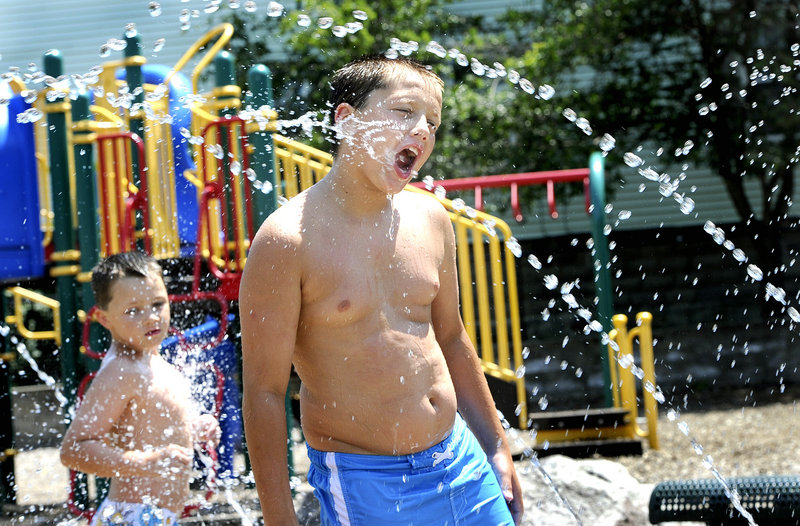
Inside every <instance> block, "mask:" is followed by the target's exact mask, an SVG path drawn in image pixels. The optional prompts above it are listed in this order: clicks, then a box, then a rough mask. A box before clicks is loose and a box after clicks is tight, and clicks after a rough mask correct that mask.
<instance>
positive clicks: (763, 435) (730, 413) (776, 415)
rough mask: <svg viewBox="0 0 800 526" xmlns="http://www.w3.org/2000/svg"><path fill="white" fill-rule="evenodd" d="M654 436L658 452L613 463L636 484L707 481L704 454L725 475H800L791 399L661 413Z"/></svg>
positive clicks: (799, 426) (797, 410) (797, 414)
mask: <svg viewBox="0 0 800 526" xmlns="http://www.w3.org/2000/svg"><path fill="white" fill-rule="evenodd" d="M682 428H683V429H682ZM684 430H686V431H687V433H684ZM658 438H659V442H660V446H661V447H660V449H658V450H651V449H645V452H644V454H643V455H642V456H639V457H621V458H618V459H617V461H618V462H619V463H620V464H622V465H623V466H625V467H626V468H628V471H629V472H630V474H631V475H633V476H634V477H635V478H636V479H638V480H639V481H640V482H645V483H658V482H661V481H664V480H682V479H697V478H711V477H713V474H712V473H711V472H710V471H709V469H708V468H706V467H705V466H704V463H703V458H705V457H706V456H710V457H711V462H712V465H713V467H714V468H716V469H717V470H718V471H719V472H720V473H721V474H722V475H723V476H724V477H747V476H755V475H800V456H799V455H798V454H797V452H798V451H800V406H798V403H797V402H794V401H782V402H778V403H773V404H768V405H761V404H759V405H757V406H755V407H744V408H728V409H711V410H708V411H704V412H694V413H687V414H682V415H680V417H679V418H677V419H676V420H674V421H670V420H669V419H668V418H667V417H666V416H664V415H662V416H661V417H660V418H659V423H658ZM692 439H694V441H695V442H696V443H697V444H699V448H697V451H695V447H694V446H693V444H692ZM700 448H702V449H700ZM698 452H699V453H698ZM701 457H702V458H701Z"/></svg>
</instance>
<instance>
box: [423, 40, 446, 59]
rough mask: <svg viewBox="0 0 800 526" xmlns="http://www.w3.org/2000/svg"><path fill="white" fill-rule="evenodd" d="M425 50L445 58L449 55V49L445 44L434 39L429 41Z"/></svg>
mask: <svg viewBox="0 0 800 526" xmlns="http://www.w3.org/2000/svg"><path fill="white" fill-rule="evenodd" d="M425 50H426V51H427V52H428V53H432V54H434V55H436V56H437V57H439V58H444V57H446V56H447V50H446V49H445V48H444V46H442V45H441V44H440V43H438V42H436V41H434V40H431V41H430V42H428V45H427V46H425Z"/></svg>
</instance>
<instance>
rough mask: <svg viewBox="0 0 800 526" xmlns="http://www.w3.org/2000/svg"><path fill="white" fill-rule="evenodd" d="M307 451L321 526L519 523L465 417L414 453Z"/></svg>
mask: <svg viewBox="0 0 800 526" xmlns="http://www.w3.org/2000/svg"><path fill="white" fill-rule="evenodd" d="M307 448H308V457H309V460H310V461H311V466H310V468H309V470H308V482H309V483H310V484H311V485H312V486H313V487H314V495H315V496H316V497H317V499H318V500H319V502H320V507H321V512H320V519H321V521H322V525H323V526H375V525H380V526H410V525H414V526H501V525H502V526H510V525H513V524H514V521H513V519H512V518H511V512H510V511H509V509H508V505H507V504H506V501H505V499H504V498H503V494H502V492H501V491H500V484H499V483H498V481H497V477H496V476H495V474H494V471H493V470H492V467H491V466H490V465H489V462H488V461H487V459H486V454H485V453H484V452H483V449H482V448H481V446H480V444H478V440H477V439H476V438H475V435H473V434H472V432H471V431H470V430H469V428H467V425H466V423H465V422H464V420H463V419H462V418H461V416H460V415H457V416H456V422H455V425H454V426H453V431H452V433H450V436H448V437H447V438H446V439H444V440H443V441H442V442H440V443H439V444H436V445H435V446H433V447H431V448H429V449H427V450H425V451H422V452H419V453H413V454H411V455H402V456H383V455H358V454H351V453H336V452H326V451H318V450H316V449H314V448H312V447H310V446H308V445H307Z"/></svg>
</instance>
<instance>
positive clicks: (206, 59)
mask: <svg viewBox="0 0 800 526" xmlns="http://www.w3.org/2000/svg"><path fill="white" fill-rule="evenodd" d="M217 35H220V36H219V38H218V39H217V41H216V42H215V43H214V45H213V46H211V48H209V50H208V51H206V54H205V55H203V58H202V59H200V62H198V63H197V65H196V66H195V67H194V69H192V76H191V78H192V93H195V94H197V92H198V90H197V79H198V77H199V76H200V72H201V71H203V69H205V67H206V66H208V64H209V63H210V62H211V61H212V60H214V57H215V56H217V53H219V51H220V50H221V49H222V48H223V47H225V45H226V44H227V43H228V42H229V41H230V39H231V37H232V36H233V25H231V24H229V23H227V22H226V23H224V24H220V25H218V26H217V27H215V28H213V29H211V30H210V31H208V32H207V33H206V34H205V35H204V36H203V37H202V38H200V39H199V40H198V41H197V42H195V43H194V44H192V46H191V47H190V48H189V49H188V50H187V51H186V53H184V54H183V56H182V57H181V58H180V59H179V60H178V62H177V63H176V64H175V66H174V67H173V68H172V71H170V72H169V73H168V74H167V76H166V77H165V78H164V81H163V84H165V85H169V81H170V80H172V77H173V76H174V75H176V74H177V73H179V72H180V70H181V69H183V67H184V66H185V65H186V64H187V63H188V62H189V60H190V59H191V58H192V57H193V56H195V55H196V54H197V52H198V51H200V48H202V47H203V46H205V45H206V44H208V43H209V42H210V41H211V39H212V38H214V37H215V36H217Z"/></svg>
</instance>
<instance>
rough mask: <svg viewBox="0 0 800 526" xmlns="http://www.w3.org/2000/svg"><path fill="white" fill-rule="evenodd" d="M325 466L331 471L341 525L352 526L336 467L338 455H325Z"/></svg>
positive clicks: (331, 482) (334, 500)
mask: <svg viewBox="0 0 800 526" xmlns="http://www.w3.org/2000/svg"><path fill="white" fill-rule="evenodd" d="M325 465H326V466H328V469H330V470H331V480H330V484H331V495H333V505H334V508H335V509H336V516H337V517H338V519H339V524H341V526H350V516H349V515H348V514H347V504H346V503H345V502H344V493H343V492H342V481H341V480H340V479H339V468H338V467H337V466H336V454H335V453H333V452H332V451H328V452H327V453H325Z"/></svg>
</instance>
